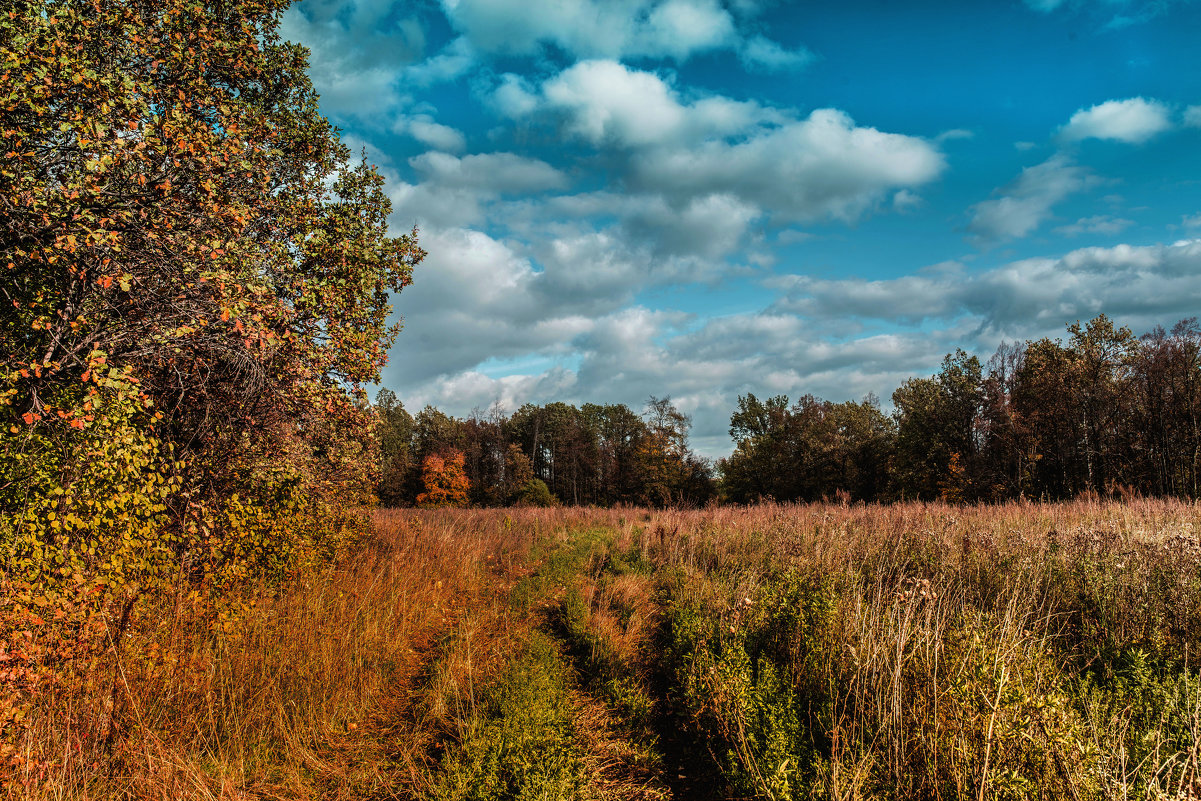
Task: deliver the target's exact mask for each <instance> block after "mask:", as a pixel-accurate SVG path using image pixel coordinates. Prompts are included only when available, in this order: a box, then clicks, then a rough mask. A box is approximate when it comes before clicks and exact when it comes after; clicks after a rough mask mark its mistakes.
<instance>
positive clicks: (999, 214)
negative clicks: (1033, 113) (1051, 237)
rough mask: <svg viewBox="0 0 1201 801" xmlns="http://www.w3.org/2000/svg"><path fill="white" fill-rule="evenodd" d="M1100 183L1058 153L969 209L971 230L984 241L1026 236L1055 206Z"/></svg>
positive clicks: (1049, 214)
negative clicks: (995, 195) (997, 194)
mask: <svg viewBox="0 0 1201 801" xmlns="http://www.w3.org/2000/svg"><path fill="white" fill-rule="evenodd" d="M1098 183H1100V179H1098V178H1097V177H1096V176H1094V175H1093V174H1092V173H1091V172H1090V171H1089V170H1088V169H1087V168H1085V167H1081V166H1079V165H1077V164H1074V163H1073V162H1072V160H1071V158H1070V157H1068V156H1066V155H1064V154H1062V153H1057V154H1055V155H1054V156H1052V157H1051V158H1049V159H1047V160H1046V161H1044V162H1042V163H1041V164H1036V165H1034V166H1033V167H1027V168H1026V169H1024V170H1022V173H1021V175H1019V176H1018V177H1017V179H1016V180H1015V181H1013V182H1012V183H1010V184H1009V185H1008V186H1005V187H1002V188H1001V189H1000V190H998V192H999V193H1000V197H996V198H994V199H992V200H985V201H983V202H980V203H977V204H976V205H974V206H972V207H971V209H970V210H969V211H970V213H971V215H972V219H971V222H970V223H969V225H968V230H969V231H971V232H972V233H973V234H975V235H976V236H977V237H979V238H980V239H981V240H982V241H984V242H996V241H1002V240H1006V239H1016V238H1019V237H1023V236H1025V235H1026V234H1028V233H1030V232H1031V231H1033V230H1034V229H1035V228H1037V227H1038V226H1039V225H1041V224H1042V223H1043V221H1044V220H1046V219H1047V218H1048V217H1050V216H1051V210H1052V208H1053V207H1054V206H1055V204H1057V203H1059V202H1060V201H1062V200H1063V199H1065V198H1067V197H1068V196H1070V195H1073V194H1075V193H1077V192H1081V191H1084V190H1085V189H1088V188H1090V187H1092V186H1096V185H1097V184H1098Z"/></svg>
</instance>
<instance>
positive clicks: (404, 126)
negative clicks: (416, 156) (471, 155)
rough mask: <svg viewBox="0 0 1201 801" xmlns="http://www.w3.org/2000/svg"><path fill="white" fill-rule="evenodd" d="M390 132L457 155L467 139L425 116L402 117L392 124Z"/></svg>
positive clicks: (465, 144) (464, 146) (452, 129)
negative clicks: (406, 135) (405, 135)
mask: <svg viewBox="0 0 1201 801" xmlns="http://www.w3.org/2000/svg"><path fill="white" fill-rule="evenodd" d="M392 130H393V131H395V132H396V133H404V134H408V135H409V136H411V137H413V138H414V139H416V140H417V141H418V142H420V143H421V144H423V145H428V146H430V147H434V148H437V149H439V150H445V151H448V152H451V153H458V152H459V151H461V150H463V149H465V148H466V147H467V139H466V138H465V137H464V136H463V134H462V133H461V132H460V131H457V130H455V129H454V128H451V127H450V126H448V125H442V124H440V123H437V122H434V120H433V119H431V118H430V117H429V116H427V115H417V116H414V117H402V118H400V119H398V120H397V121H396V122H395V123H394V124H393V126H392Z"/></svg>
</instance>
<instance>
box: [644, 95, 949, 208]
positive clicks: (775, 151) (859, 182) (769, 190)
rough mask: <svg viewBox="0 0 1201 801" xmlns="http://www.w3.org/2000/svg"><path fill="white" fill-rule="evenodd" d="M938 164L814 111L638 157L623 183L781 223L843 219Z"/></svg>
mask: <svg viewBox="0 0 1201 801" xmlns="http://www.w3.org/2000/svg"><path fill="white" fill-rule="evenodd" d="M945 166H946V162H945V159H944V157H943V155H942V153H940V152H939V151H938V149H937V148H935V147H934V146H933V145H932V144H931V143H930V142H928V141H927V140H925V139H920V138H917V137H911V136H904V135H901V134H893V133H886V132H883V131H880V130H877V129H876V128H870V127H865V126H858V125H856V124H855V122H854V120H852V119H851V117H850V116H848V115H847V114H845V113H844V112H841V111H838V110H837V109H818V110H816V111H814V112H813V113H811V114H810V115H809V116H808V117H807V118H805V119H803V120H795V121H791V122H787V123H784V124H781V125H778V126H775V127H765V128H760V129H758V130H756V131H755V132H754V133H752V134H750V135H748V136H747V137H746V138H744V139H743V140H742V141H736V142H726V141H720V140H710V141H706V142H702V143H700V144H699V145H696V146H693V147H681V148H675V149H671V150H667V149H654V150H651V151H650V152H647V153H644V154H638V155H637V156H636V157H635V159H634V162H633V168H632V175H631V183H632V184H633V185H634V186H636V187H639V188H650V187H654V188H657V189H658V190H659V191H661V192H663V193H665V194H668V195H671V194H677V195H680V194H682V195H688V196H697V195H707V194H714V193H721V194H726V195H730V196H732V197H736V198H739V199H741V200H742V201H744V202H747V203H750V204H753V205H756V206H758V207H760V208H763V209H768V210H770V212H771V214H772V215H773V218H775V219H777V220H782V221H788V220H814V219H820V218H834V219H839V220H844V221H850V220H853V219H855V218H856V217H858V216H860V215H861V214H863V213H864V212H865V211H866V210H867V209H869V208H870V207H872V206H873V205H874V204H876V203H877V202H878V201H880V200H881V199H882V198H883V197H884V196H885V195H886V194H887V193H888V192H889V191H890V190H892V191H895V190H898V189H903V188H910V187H914V186H919V185H921V184H924V183H927V182H929V181H932V180H933V179H935V178H936V177H938V175H939V174H940V173H941V172H942V171H943V169H944V168H945Z"/></svg>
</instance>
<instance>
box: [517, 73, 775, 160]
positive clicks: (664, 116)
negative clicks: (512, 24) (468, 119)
mask: <svg viewBox="0 0 1201 801" xmlns="http://www.w3.org/2000/svg"><path fill="white" fill-rule="evenodd" d="M495 102H496V103H497V105H498V106H500V107H501V108H505V109H515V110H521V111H522V113H524V114H528V113H530V112H532V111H533V110H534V109H536V108H538V107H539V106H541V107H542V108H544V109H546V110H548V111H549V112H551V113H554V114H556V115H558V116H560V118H561V119H562V121H563V125H564V128H565V130H566V132H567V133H569V134H571V135H573V136H577V137H579V138H581V139H584V140H586V141H588V142H590V143H592V144H594V145H602V144H611V145H616V146H620V147H644V146H647V145H653V144H662V143H667V142H678V141H682V140H697V139H702V138H705V137H710V136H718V137H720V136H728V135H731V134H735V133H738V132H740V131H743V130H745V129H746V128H748V127H749V126H751V125H753V124H755V123H757V122H759V121H761V120H763V119H765V118H772V117H774V116H776V115H775V114H773V113H772V112H769V111H766V110H764V109H763V108H762V107H760V106H759V105H758V104H756V103H750V102H740V101H736V100H731V99H729V98H725V97H704V98H700V99H698V100H697V101H695V102H693V103H691V104H685V103H683V102H682V101H681V99H680V97H679V95H678V93H677V92H676V91H675V89H674V88H673V87H672V86H671V85H670V84H669V83H668V82H667V81H665V80H664V79H663V78H661V77H660V76H658V75H656V74H655V73H653V72H644V71H641V70H635V69H630V68H628V67H626V66H625V65H623V64H619V63H617V62H616V61H609V60H595V61H583V62H580V63H578V64H575V65H573V66H571V67H569V68H568V69H566V70H564V71H563V72H562V73H560V74H559V75H557V76H555V77H553V78H551V79H550V80H548V81H546V83H544V84H543V85H542V89H541V96H540V97H535V96H534V95H532V94H531V93H530V92H529V91H528V90H527V89H525V88H524V87H522V86H521V85H520V84H518V83H515V82H513V81H507V82H505V83H502V84H501V86H500V88H499V89H498V90H497V95H496V101H495Z"/></svg>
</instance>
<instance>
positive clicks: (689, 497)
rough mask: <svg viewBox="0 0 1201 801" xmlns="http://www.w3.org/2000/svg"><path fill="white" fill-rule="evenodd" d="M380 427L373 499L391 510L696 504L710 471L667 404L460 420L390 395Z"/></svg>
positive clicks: (380, 407)
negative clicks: (411, 407) (413, 409)
mask: <svg viewBox="0 0 1201 801" xmlns="http://www.w3.org/2000/svg"><path fill="white" fill-rule="evenodd" d="M376 409H377V412H378V414H379V419H380V424H381V425H380V453H381V469H380V482H379V486H378V494H379V497H380V500H381V502H382V503H384V504H387V505H393V506H406V505H422V506H443V505H467V504H471V505H476V506H505V505H510V504H524V505H538V506H547V505H551V504H555V503H559V502H562V503H565V504H571V505H602V506H611V505H615V504H619V503H625V504H640V505H649V506H670V505H684V506H697V505H703V504H705V503H706V502H708V501H709V499H710V498H712V497H713V496H714V494H715V486H714V482H713V476H712V466H711V465H710V464H709V462H707V461H706V460H704V459H702V458H700V457H698V456H697V455H695V454H694V453H693V452H692V451H691V450H690V449H689V447H688V431H689V428H690V427H691V420H690V419H689V418H688V416H687V415H685V414H683V413H682V412H680V411H679V410H678V409H676V408H675V406H674V405H673V404H672V403H671V400H670V399H669V398H654V397H652V398H651V399H650V401H649V402H648V403H647V404H646V407H645V409H643V410H642V413H641V414H638V413H636V412H634V411H633V410H632V409H630V408H629V407H628V406H626V405H624V404H612V405H605V406H601V405H597V404H592V403H586V404H584V405H583V406H582V407H579V408H577V407H575V406H572V405H569V404H566V403H549V404H546V405H545V406H535V405H532V404H526V405H524V406H522V407H521V408H520V409H518V410H517V411H516V412H514V413H513V414H512V415H506V414H505V413H504V412H503V411H501V410H500V409H499V407H493V409H492V410H491V411H489V412H487V413H482V412H476V413H473V414H472V415H470V416H469V417H467V418H466V419H462V420H460V419H456V418H453V417H449V416H447V415H445V414H443V413H442V412H440V411H438V410H437V409H434V408H432V407H429V406H427V407H426V408H425V409H423V410H421V411H420V412H418V413H417V415H416V416H414V415H411V414H409V412H408V411H406V410H405V408H404V406H403V405H402V404H401V403H400V402H399V401H397V399H396V396H395V395H394V394H393V393H392V392H391V391H389V390H382V391H381V392H380V393H379V396H378V398H377V402H376Z"/></svg>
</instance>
